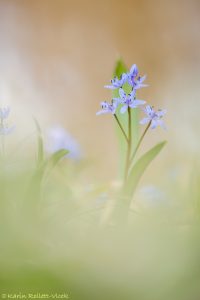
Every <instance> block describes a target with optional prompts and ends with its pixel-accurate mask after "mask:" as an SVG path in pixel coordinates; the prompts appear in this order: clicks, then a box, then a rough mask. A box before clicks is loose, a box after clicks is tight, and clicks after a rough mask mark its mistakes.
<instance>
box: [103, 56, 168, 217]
mask: <svg viewBox="0 0 200 300" xmlns="http://www.w3.org/2000/svg"><path fill="white" fill-rule="evenodd" d="M145 79H146V76H142V77H141V76H139V72H138V67H137V66H136V65H135V64H134V65H133V66H132V67H131V69H130V70H129V71H128V70H127V69H126V67H125V65H124V63H123V62H122V61H121V60H119V61H118V62H117V64H116V68H115V73H114V78H113V79H112V80H111V84H110V85H106V86H105V88H108V89H111V90H112V91H113V97H112V101H111V103H108V102H106V101H104V102H102V103H101V107H102V109H101V110H100V111H99V112H97V115H102V114H111V115H113V117H114V119H115V120H116V123H117V126H118V136H119V141H120V143H119V144H120V147H121V163H122V167H121V169H122V170H123V174H124V175H123V178H124V179H123V188H122V196H121V198H122V199H123V202H124V203H123V204H125V206H124V207H126V211H127V212H128V209H129V208H130V204H131V199H132V196H133V193H134V191H135V188H136V186H137V184H138V182H139V180H140V177H141V176H142V174H143V173H144V171H145V169H146V168H147V166H148V165H149V163H150V162H151V161H152V160H153V159H154V158H155V157H156V155H157V154H158V153H159V152H160V151H161V149H162V148H163V146H164V145H165V143H166V142H165V141H164V142H161V143H159V144H157V145H156V146H154V147H153V148H152V149H150V150H149V151H148V152H147V153H145V154H144V155H143V156H142V157H141V158H139V159H138V160H137V161H136V162H135V157H136V154H137V152H138V150H139V148H140V145H141V143H142V141H143V139H144V137H145V135H146V133H147V132H148V130H149V129H155V128H156V127H157V126H161V127H163V128H165V124H164V122H163V120H162V118H163V116H164V115H165V113H166V111H165V110H157V111H156V110H155V109H154V108H153V106H151V105H149V104H147V103H146V101H144V100H140V99H138V98H137V91H138V90H139V89H141V88H143V87H146V86H147V85H146V84H145V83H144V81H145ZM140 111H142V112H143V113H144V114H145V117H143V119H141V120H139V112H140ZM140 125H146V128H145V129H144V131H143V133H142V134H141V135H140V136H139V126H140Z"/></svg>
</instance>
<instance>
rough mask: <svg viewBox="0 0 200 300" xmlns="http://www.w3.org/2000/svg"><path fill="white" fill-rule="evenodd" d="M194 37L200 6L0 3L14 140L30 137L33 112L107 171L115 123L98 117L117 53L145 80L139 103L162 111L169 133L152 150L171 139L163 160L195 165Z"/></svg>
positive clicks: (43, 0) (198, 61)
mask: <svg viewBox="0 0 200 300" xmlns="http://www.w3.org/2000/svg"><path fill="white" fill-rule="evenodd" d="M199 32H200V1H199V0H187V1H186V0H180V1H178V0H166V1H162V0H151V1H144V0H140V1H130V0H123V1H119V0H115V1H114V0H103V1H95V0H93V1H81V0H78V1H68V0H26V1H25V0H24V1H23V0H0V42H1V43H0V45H1V48H0V49H1V50H0V99H1V101H2V103H4V104H9V105H10V106H11V107H12V110H13V112H12V121H13V122H15V123H16V126H17V130H16V132H17V134H18V135H19V136H23V135H26V134H27V133H28V132H30V131H33V124H32V120H31V116H32V115H35V116H37V118H38V120H39V121H40V123H41V124H42V126H43V128H46V127H47V126H48V125H51V124H57V123H60V124H62V125H63V126H65V127H66V128H68V129H69V131H70V132H71V133H72V134H73V135H74V136H75V137H76V138H77V139H78V140H79V141H80V143H81V144H82V147H83V149H84V151H85V153H86V156H90V157H92V158H93V159H94V161H96V162H97V165H98V166H99V170H102V171H103V170H107V169H109V170H112V169H113V167H114V166H115V163H116V154H117V151H116V150H115V146H116V140H115V136H114V133H113V128H112V120H111V118H110V117H109V116H105V117H104V116H102V117H96V116H95V112H96V111H97V110H98V109H99V102H100V101H102V100H104V99H107V98H109V96H110V93H109V91H107V90H104V89H103V86H104V84H106V83H108V81H109V80H110V74H111V72H112V69H113V65H114V62H115V59H116V58H117V57H118V55H120V54H121V56H122V57H123V58H124V60H125V62H126V63H127V65H128V66H131V64H133V63H137V64H138V66H139V68H140V70H141V73H142V74H143V73H147V74H148V83H149V84H150V87H149V88H148V89H146V90H143V91H141V92H140V95H141V98H144V99H146V100H148V101H150V102H151V103H153V104H157V105H159V106H161V107H165V108H167V110H168V117H167V120H166V122H167V126H168V132H167V133H165V132H162V131H161V130H158V131H157V132H152V133H151V135H150V136H149V145H150V144H151V143H153V142H154V141H157V140H159V137H158V136H157V134H158V135H160V137H161V138H167V139H168V140H169V146H168V151H165V154H163V157H162V160H163V158H164V159H165V160H166V159H169V161H170V163H172V162H175V161H181V160H182V161H184V162H187V161H188V160H191V159H192V160H193V158H194V159H195V156H196V155H198V153H199V108H200V104H199V103H200V100H199V97H200V82H199V81H200V34H199ZM169 156H170V157H169ZM102 157H103V159H105V161H102V160H101V158H102ZM163 161H164V160H163ZM100 163H101V164H100ZM159 163H160V162H159ZM108 166H109V167H108ZM108 174H109V172H108Z"/></svg>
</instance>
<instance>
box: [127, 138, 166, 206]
mask: <svg viewBox="0 0 200 300" xmlns="http://www.w3.org/2000/svg"><path fill="white" fill-rule="evenodd" d="M165 144H166V141H163V142H161V143H159V144H157V145H156V146H154V147H153V148H152V149H150V150H149V151H147V152H146V153H145V154H144V155H142V157H141V158H139V160H138V161H137V162H136V163H135V164H134V165H133V167H132V169H131V171H130V173H129V177H128V180H127V184H126V186H125V190H124V193H125V196H126V199H127V201H129V202H130V201H131V197H132V196H133V194H134V191H135V189H136V187H137V185H138V183H139V180H140V178H141V177H142V175H143V173H144V171H145V170H146V168H147V167H148V166H149V164H150V163H151V161H152V160H153V159H154V158H155V157H156V156H157V155H158V154H159V152H160V151H161V150H162V148H163V147H164V145H165Z"/></svg>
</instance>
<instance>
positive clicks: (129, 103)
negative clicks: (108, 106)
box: [113, 88, 146, 114]
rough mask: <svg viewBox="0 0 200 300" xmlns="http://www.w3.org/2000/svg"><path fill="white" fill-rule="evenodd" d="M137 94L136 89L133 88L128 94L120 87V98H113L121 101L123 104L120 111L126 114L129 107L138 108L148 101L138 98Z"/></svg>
mask: <svg viewBox="0 0 200 300" xmlns="http://www.w3.org/2000/svg"><path fill="white" fill-rule="evenodd" d="M135 94H136V91H135V90H133V91H132V92H131V93H130V94H126V93H125V92H124V90H123V89H122V88H121V89H119V96H120V98H114V99H113V100H115V101H116V103H121V104H122V105H123V106H122V108H121V109H120V112H121V113H122V114H124V113H125V112H126V111H127V109H128V107H130V108H136V107H138V106H140V105H143V104H145V103H146V101H144V100H138V99H136V97H135Z"/></svg>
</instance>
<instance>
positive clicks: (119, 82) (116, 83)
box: [105, 73, 128, 90]
mask: <svg viewBox="0 0 200 300" xmlns="http://www.w3.org/2000/svg"><path fill="white" fill-rule="evenodd" d="M127 79H128V76H127V74H126V73H123V74H122V75H121V76H120V78H118V77H114V78H113V79H112V80H111V85H105V88H107V89H111V90H115V89H119V88H121V87H122V86H123V85H124V84H125V82H126V81H127Z"/></svg>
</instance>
